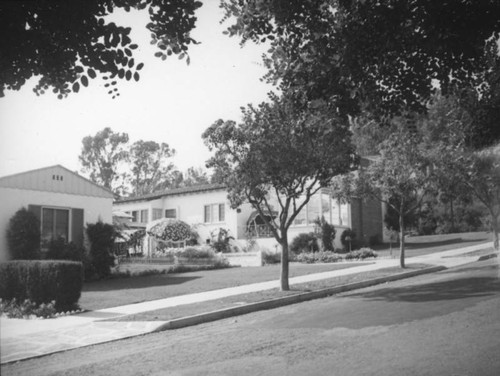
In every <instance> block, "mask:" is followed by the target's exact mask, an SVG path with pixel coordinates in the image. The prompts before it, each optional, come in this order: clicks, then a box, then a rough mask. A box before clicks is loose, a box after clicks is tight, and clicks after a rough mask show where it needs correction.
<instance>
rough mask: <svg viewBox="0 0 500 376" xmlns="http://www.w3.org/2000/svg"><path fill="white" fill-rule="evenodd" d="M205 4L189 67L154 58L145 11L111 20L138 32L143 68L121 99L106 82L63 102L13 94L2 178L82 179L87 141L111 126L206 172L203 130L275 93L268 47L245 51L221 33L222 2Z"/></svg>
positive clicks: (4, 129) (122, 84)
mask: <svg viewBox="0 0 500 376" xmlns="http://www.w3.org/2000/svg"><path fill="white" fill-rule="evenodd" d="M203 3H204V4H203V6H202V7H201V8H200V9H198V12H197V17H198V21H197V24H196V29H195V30H194V31H193V32H192V34H191V35H192V37H193V38H194V39H195V40H197V41H199V42H201V43H200V44H199V45H195V46H193V45H191V46H190V50H189V55H190V57H191V64H190V65H187V64H186V62H185V60H178V59H177V58H176V57H173V58H168V59H167V60H166V61H162V60H161V59H158V58H156V57H154V53H155V52H156V51H157V50H156V48H155V47H153V46H151V44H150V38H149V32H148V31H147V29H146V28H145V25H146V23H147V22H148V17H147V14H146V13H145V12H130V13H126V12H119V13H117V14H114V15H113V16H112V19H113V21H114V22H116V23H117V24H120V25H123V26H131V27H132V31H131V37H132V40H133V41H134V42H137V43H138V44H139V48H138V49H137V50H136V59H135V60H136V61H142V62H144V63H145V66H144V68H143V69H142V70H141V79H140V81H139V82H135V81H133V80H132V81H130V82H129V81H125V80H123V81H119V86H118V88H119V90H120V96H119V97H117V98H116V99H112V98H111V96H110V95H108V94H107V90H106V89H105V88H104V84H105V81H102V80H100V79H96V80H91V81H90V84H89V87H87V88H82V89H83V90H80V92H79V93H73V94H70V95H69V96H68V97H67V98H65V99H62V100H59V99H57V97H56V96H55V95H53V94H52V93H50V92H49V93H46V94H44V95H41V96H39V97H37V96H36V95H35V93H34V92H33V90H32V89H33V87H34V86H35V82H36V80H30V81H29V82H28V83H27V84H26V85H25V86H24V87H23V88H22V89H21V90H20V91H7V92H6V95H5V97H3V98H0V161H1V162H0V176H5V175H10V174H14V173H18V172H23V171H28V170H32V169H37V168H42V167H46V166H51V165H55V164H61V165H63V166H65V167H67V168H69V169H70V170H72V171H78V172H80V173H81V166H80V164H79V162H78V155H79V154H80V151H81V147H82V143H81V141H82V139H83V138H84V137H85V136H88V135H92V136H93V135H95V134H96V133H97V132H98V131H100V130H102V129H103V128H105V127H110V128H111V129H112V130H113V131H115V132H126V133H128V135H129V137H130V143H133V142H135V141H137V140H140V139H142V140H144V141H149V140H152V141H156V142H158V143H161V142H166V143H167V144H169V146H170V147H172V148H174V149H175V150H176V155H175V157H174V159H173V160H172V162H173V163H174V164H175V165H176V166H177V167H178V168H179V169H180V170H181V171H185V170H187V168H188V167H191V166H194V167H204V165H205V161H206V160H207V159H208V158H209V157H210V152H209V151H208V149H207V147H206V146H205V145H204V144H203V141H202V139H201V134H202V133H203V131H204V130H205V129H206V128H207V127H209V126H210V125H211V124H212V123H213V122H214V121H216V120H217V119H224V120H230V119H231V120H236V121H238V120H240V118H241V110H240V107H242V106H245V105H247V104H249V103H253V104H257V103H260V102H262V101H265V100H266V99H267V95H266V94H267V93H268V92H269V91H270V90H272V89H273V88H272V86H270V85H268V84H265V83H264V82H262V81H261V80H260V79H261V78H262V76H263V75H264V74H265V68H264V67H263V66H262V60H261V55H262V53H263V52H264V51H265V49H266V48H265V47H266V46H263V45H253V44H247V45H245V46H244V47H240V45H239V39H237V38H229V37H228V36H226V35H223V34H222V31H223V30H224V29H225V27H227V25H228V24H223V25H220V23H219V20H220V19H221V18H222V12H221V10H220V9H219V8H218V4H219V2H218V1H215V0H207V1H204V2H203Z"/></svg>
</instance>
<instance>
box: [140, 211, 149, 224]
mask: <svg viewBox="0 0 500 376" xmlns="http://www.w3.org/2000/svg"><path fill="white" fill-rule="evenodd" d="M141 223H148V209H144V210H141Z"/></svg>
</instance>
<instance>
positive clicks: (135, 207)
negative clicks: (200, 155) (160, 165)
mask: <svg viewBox="0 0 500 376" xmlns="http://www.w3.org/2000/svg"><path fill="white" fill-rule="evenodd" d="M274 207H276V208H278V205H275V206H274ZM113 211H114V212H116V213H118V212H119V213H126V214H128V215H130V216H131V217H132V218H131V220H130V222H129V223H128V227H131V228H146V226H147V224H148V223H149V222H151V221H154V220H157V219H160V218H174V219H180V220H182V221H184V222H186V223H188V224H190V225H191V226H194V227H195V228H196V229H197V231H198V234H199V236H200V239H199V240H200V241H201V242H203V243H210V242H211V241H212V240H213V234H214V233H217V232H218V230H219V229H221V228H223V229H225V230H228V232H229V234H230V236H232V237H234V238H235V239H236V240H237V241H238V243H239V244H240V245H242V246H244V245H245V243H246V242H247V241H248V240H250V239H253V240H255V241H256V242H257V243H258V244H259V245H260V246H261V247H263V248H267V249H269V250H275V249H277V247H278V244H277V242H276V240H275V239H274V237H273V236H272V234H271V232H270V231H269V229H268V228H267V226H266V225H265V222H264V220H263V219H262V218H261V217H260V215H259V214H258V212H257V211H256V210H255V209H253V208H252V207H251V205H250V204H244V205H242V206H241V207H239V208H238V209H231V207H230V204H229V201H228V199H227V191H226V188H225V186H224V185H217V184H211V185H200V186H194V187H185V188H177V189H171V190H167V191H163V192H156V193H152V194H148V195H144V196H139V197H130V198H124V199H121V200H117V201H115V202H114V204H113ZM268 214H269V216H275V215H277V212H273V213H268ZM382 215H383V213H382V206H381V204H380V203H379V202H376V201H367V202H366V201H362V200H353V202H352V203H351V204H340V203H339V202H338V201H336V200H334V199H332V198H331V195H330V193H329V191H328V189H323V190H321V191H320V192H318V193H317V194H315V195H314V196H313V197H312V198H311V199H310V201H309V202H308V204H307V205H306V206H305V207H304V209H303V210H302V211H301V212H300V213H299V215H298V216H297V217H296V218H295V220H294V224H293V225H292V226H291V227H290V229H289V233H288V237H289V241H290V242H291V241H292V240H293V238H294V237H296V236H297V235H298V234H300V233H309V232H313V231H314V229H315V225H314V221H315V220H316V219H317V218H319V217H321V216H323V217H324V218H325V219H326V220H327V221H328V222H329V223H331V224H333V225H334V226H335V228H336V230H337V236H336V239H335V243H336V244H335V245H336V247H340V246H341V244H340V235H341V233H342V232H343V230H345V229H347V228H350V229H352V230H353V231H355V232H356V238H357V239H358V240H360V241H361V243H363V244H369V243H370V242H374V241H381V240H382V236H383V231H382V230H383V220H382V218H383V216H382Z"/></svg>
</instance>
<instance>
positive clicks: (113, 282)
mask: <svg viewBox="0 0 500 376" xmlns="http://www.w3.org/2000/svg"><path fill="white" fill-rule="evenodd" d="M491 239H492V235H491V234H489V233H486V232H477V233H464V234H448V235H433V236H419V237H408V238H407V252H406V256H407V257H415V256H421V255H425V254H429V253H434V252H440V251H446V250H449V249H453V248H458V247H467V246H471V245H476V244H480V243H484V242H487V241H490V240H491ZM375 249H376V251H377V253H378V254H379V257H390V251H389V247H388V245H387V244H385V245H381V246H378V247H375ZM398 254H399V250H398V246H397V244H396V245H394V246H393V252H392V256H393V257H397V256H398ZM359 265H362V263H361V262H354V263H334V264H316V265H310V264H298V263H291V264H290V277H296V276H301V275H306V274H312V273H320V272H325V271H330V270H339V269H344V268H349V267H353V266H359ZM137 267H139V268H146V269H152V268H156V267H157V266H155V265H147V266H137ZM162 267H163V268H165V266H158V268H159V269H161V268H162ZM279 274H280V266H279V265H269V266H263V267H254V268H230V269H219V270H209V271H196V272H188V273H177V274H159V275H151V276H143V277H131V278H117V279H109V280H102V281H96V282H90V283H86V284H85V285H84V288H83V291H82V296H81V298H80V301H79V304H80V307H81V308H82V309H85V310H97V309H103V308H110V307H116V306H121V305H126V304H133V303H140V302H144V301H150V300H155V299H163V298H169V297H173V296H179V295H185V294H192V293H198V292H204V291H210V290H216V289H222V288H227V287H235V286H240V285H245V284H251V283H258V282H265V281H272V280H278V279H279Z"/></svg>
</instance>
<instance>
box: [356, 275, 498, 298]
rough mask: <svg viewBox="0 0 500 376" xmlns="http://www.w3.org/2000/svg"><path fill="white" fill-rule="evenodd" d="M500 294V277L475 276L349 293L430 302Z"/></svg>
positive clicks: (363, 296)
mask: <svg viewBox="0 0 500 376" xmlns="http://www.w3.org/2000/svg"><path fill="white" fill-rule="evenodd" d="M496 294H500V279H499V278H494V277H477V278H464V279H456V280H451V281H446V282H438V283H429V284H424V285H415V286H407V287H400V288H386V289H382V290H376V291H370V292H365V293H358V294H351V295H350V296H351V297H362V298H365V299H370V300H386V301H390V302H398V301H404V302H432V301H439V300H453V299H466V298H473V297H485V296H490V295H496Z"/></svg>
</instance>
